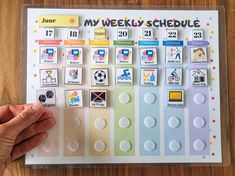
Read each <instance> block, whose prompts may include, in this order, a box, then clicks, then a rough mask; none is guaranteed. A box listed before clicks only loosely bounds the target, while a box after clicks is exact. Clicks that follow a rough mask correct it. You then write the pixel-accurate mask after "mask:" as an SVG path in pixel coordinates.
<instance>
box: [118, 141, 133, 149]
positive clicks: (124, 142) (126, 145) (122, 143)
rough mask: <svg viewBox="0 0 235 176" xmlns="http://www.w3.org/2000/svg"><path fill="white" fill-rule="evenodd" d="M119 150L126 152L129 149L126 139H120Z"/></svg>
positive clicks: (129, 145) (129, 144)
mask: <svg viewBox="0 0 235 176" xmlns="http://www.w3.org/2000/svg"><path fill="white" fill-rule="evenodd" d="M119 147H120V150H121V151H123V152H128V151H129V150H130V149H131V143H130V142H129V141H127V140H122V141H121V142H120V145H119Z"/></svg>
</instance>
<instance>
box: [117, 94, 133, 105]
mask: <svg viewBox="0 0 235 176" xmlns="http://www.w3.org/2000/svg"><path fill="white" fill-rule="evenodd" d="M119 101H120V103H122V104H128V103H130V101H131V96H130V94H128V93H126V92H123V93H121V94H120V95H119Z"/></svg>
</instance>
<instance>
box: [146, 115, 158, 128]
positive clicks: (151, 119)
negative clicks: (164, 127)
mask: <svg viewBox="0 0 235 176" xmlns="http://www.w3.org/2000/svg"><path fill="white" fill-rule="evenodd" d="M155 125H156V119H155V118H154V117H152V116H147V117H145V119H144V126H145V127H147V128H153V127H154V126H155Z"/></svg>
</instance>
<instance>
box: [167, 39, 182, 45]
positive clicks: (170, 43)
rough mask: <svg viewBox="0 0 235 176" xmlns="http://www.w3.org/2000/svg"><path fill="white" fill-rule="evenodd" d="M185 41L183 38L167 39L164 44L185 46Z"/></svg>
mask: <svg viewBox="0 0 235 176" xmlns="http://www.w3.org/2000/svg"><path fill="white" fill-rule="evenodd" d="M183 44H184V42H183V41H181V40H176V41H175V40H165V41H163V46H183Z"/></svg>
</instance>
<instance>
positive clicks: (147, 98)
mask: <svg viewBox="0 0 235 176" xmlns="http://www.w3.org/2000/svg"><path fill="white" fill-rule="evenodd" d="M155 101H156V95H155V94H154V93H146V94H145V95H144V102H145V103H147V104H153V103H154V102H155Z"/></svg>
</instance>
